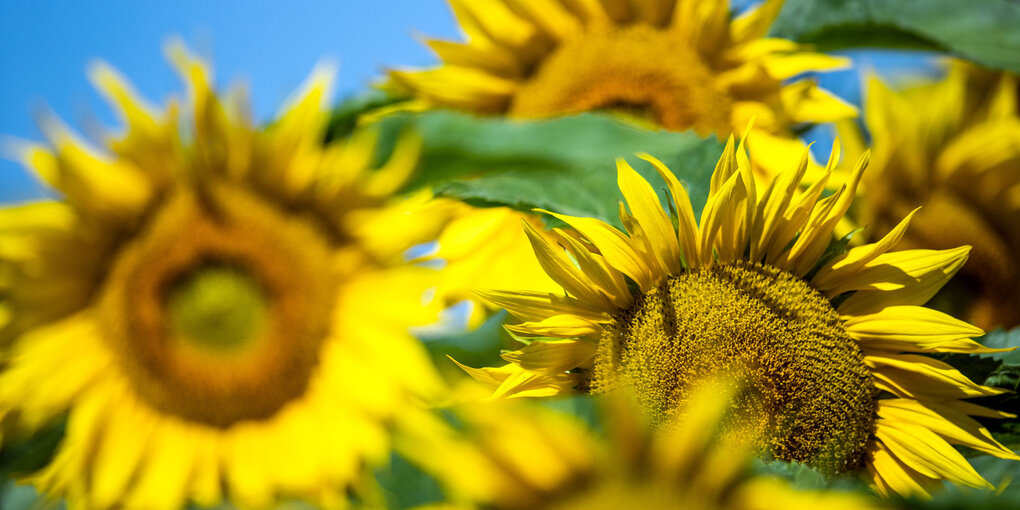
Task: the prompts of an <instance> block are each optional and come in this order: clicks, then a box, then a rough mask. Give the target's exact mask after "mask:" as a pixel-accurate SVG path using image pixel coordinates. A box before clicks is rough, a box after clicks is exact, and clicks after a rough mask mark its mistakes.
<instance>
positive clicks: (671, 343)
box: [592, 262, 875, 474]
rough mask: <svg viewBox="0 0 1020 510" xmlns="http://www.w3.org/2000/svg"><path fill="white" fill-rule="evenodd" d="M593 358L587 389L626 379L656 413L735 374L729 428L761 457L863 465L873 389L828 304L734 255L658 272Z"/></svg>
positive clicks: (799, 284)
mask: <svg viewBox="0 0 1020 510" xmlns="http://www.w3.org/2000/svg"><path fill="white" fill-rule="evenodd" d="M614 319H615V320H614V322H613V324H612V326H611V327H609V328H607V329H606V332H605V333H604V334H603V337H602V339H601V341H600V343H599V348H598V354H597V356H596V362H595V371H594V380H593V382H592V389H593V391H596V392H600V391H607V390H609V389H611V388H613V387H615V386H617V385H620V384H625V385H628V386H631V387H633V388H634V390H635V392H636V393H637V396H638V398H639V400H640V401H641V403H642V405H643V406H644V407H645V408H646V409H647V410H649V412H650V413H651V414H652V416H653V418H655V419H656V420H666V419H669V418H672V417H674V416H676V415H677V414H678V412H679V409H680V408H681V404H682V403H683V402H684V401H685V400H686V399H687V397H688V396H689V393H690V392H691V391H693V390H694V388H695V386H697V384H699V383H700V382H703V381H706V380H707V379H709V378H712V377H715V376H718V375H721V374H731V373H738V374H740V375H742V376H743V377H744V378H745V379H746V380H747V387H746V389H745V391H744V392H742V393H741V394H740V395H739V396H738V397H737V398H735V399H734V401H733V402H732V406H731V412H732V416H731V419H730V422H731V423H730V427H729V430H730V431H731V432H730V433H731V434H736V435H740V436H742V438H741V439H742V440H744V441H747V440H749V441H751V442H752V443H753V444H755V445H757V447H758V448H760V450H761V453H762V454H763V455H765V456H767V457H774V458H778V459H781V460H785V461H795V462H803V463H806V464H808V465H811V466H813V467H815V468H817V469H820V470H822V471H824V472H826V473H830V474H836V473H841V472H845V471H851V470H855V469H857V468H859V467H861V466H862V465H863V461H864V454H865V448H866V446H867V444H868V442H869V439H870V436H871V434H872V429H873V425H874V411H875V410H874V402H873V393H874V391H875V390H874V387H873V384H872V382H871V375H870V372H869V370H868V369H867V367H866V366H865V364H864V361H863V354H862V353H861V350H860V348H859V347H858V345H857V343H856V342H855V341H854V340H853V339H851V338H850V337H849V336H848V335H847V333H846V331H845V330H844V329H843V327H842V325H841V322H840V320H839V316H838V315H837V314H836V312H835V310H834V309H833V308H832V305H831V304H830V303H829V302H828V301H827V300H826V299H825V298H824V297H823V296H821V295H820V294H818V293H817V292H816V291H814V290H813V289H812V288H810V287H809V286H808V285H807V284H806V283H805V282H803V281H802V280H800V279H799V278H796V277H794V276H793V275H791V274H789V273H786V272H784V271H782V270H779V269H776V268H773V267H771V266H764V265H760V264H748V263H744V262H736V263H732V264H727V265H720V266H715V267H712V268H710V269H703V270H696V271H691V272H687V273H684V274H681V275H678V276H670V277H669V278H667V279H666V280H665V281H664V282H663V283H662V285H660V286H659V287H658V288H655V289H652V290H650V291H649V292H647V293H646V294H645V295H644V296H642V297H641V298H639V299H638V300H636V301H635V303H634V305H632V307H631V308H630V309H628V310H626V311H623V312H621V313H619V314H618V315H617V316H616V317H615V318H614Z"/></svg>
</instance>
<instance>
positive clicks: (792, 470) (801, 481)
mask: <svg viewBox="0 0 1020 510" xmlns="http://www.w3.org/2000/svg"><path fill="white" fill-rule="evenodd" d="M751 469H752V471H753V472H754V473H755V474H757V475H762V476H770V477H774V478H781V479H784V480H787V481H789V482H790V484H791V485H793V486H794V487H796V488H798V489H804V490H839V491H855V492H868V488H867V485H866V484H865V483H864V482H863V481H862V480H861V479H859V478H855V477H853V476H851V475H843V476H838V477H827V476H825V475H824V474H822V473H821V472H820V471H818V470H816V469H813V468H811V467H809V466H807V465H806V464H801V463H799V462H785V461H782V460H769V461H765V460H762V459H759V458H755V459H753V460H752V462H751Z"/></svg>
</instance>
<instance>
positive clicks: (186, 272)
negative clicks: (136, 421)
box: [99, 184, 337, 428]
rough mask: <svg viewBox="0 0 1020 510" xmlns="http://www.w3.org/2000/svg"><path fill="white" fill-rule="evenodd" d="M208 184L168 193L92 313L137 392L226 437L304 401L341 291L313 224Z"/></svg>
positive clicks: (116, 264) (119, 263)
mask: <svg viewBox="0 0 1020 510" xmlns="http://www.w3.org/2000/svg"><path fill="white" fill-rule="evenodd" d="M207 186H208V187H209V188H208V189H204V190H203V191H202V192H195V191H191V190H181V191H178V192H175V193H174V194H173V195H171V196H170V197H169V198H168V199H167V200H166V202H165V203H164V204H163V205H162V206H161V208H160V210H158V211H157V212H156V213H155V214H154V217H153V219H152V220H151V222H150V223H149V225H148V226H147V227H146V228H145V229H144V230H143V231H142V232H141V234H139V235H138V236H137V237H136V238H135V239H133V240H132V241H131V242H129V243H127V244H126V245H125V247H124V248H123V249H122V250H121V253H119V254H118V256H117V258H116V260H115V261H114V265H113V269H112V271H111V273H110V277H109V278H108V280H107V282H106V284H105V287H104V289H103V295H102V297H101V300H100V306H99V312H100V324H101V325H102V326H103V328H104V329H105V335H104V337H105V338H106V339H108V343H109V344H110V346H111V348H112V350H113V351H114V353H115V354H116V355H117V360H118V361H119V368H120V369H121V370H122V371H123V372H124V373H125V374H126V375H127V378H128V381H129V383H130V385H131V388H132V390H133V391H134V392H135V393H137V394H138V395H139V396H140V397H141V398H142V399H143V400H144V401H146V402H147V403H148V404H149V405H151V406H152V407H154V408H156V409H158V410H160V411H162V412H165V413H168V414H173V415H176V416H179V417H181V418H184V419H186V420H190V421H194V422H199V423H203V424H206V425H211V426H215V427H221V428H223V427H229V426H231V425H233V424H234V423H237V422H240V421H245V420H264V419H268V418H271V417H272V416H274V415H275V414H276V413H277V412H278V411H280V410H281V409H282V408H283V407H284V406H286V405H287V404H288V403H290V402H292V401H294V400H295V399H298V398H300V397H301V396H302V395H303V394H304V393H305V390H306V388H307V387H308V385H309V384H310V383H311V380H312V378H313V375H314V370H315V368H316V365H317V364H318V358H319V350H320V348H321V346H322V344H323V342H324V341H325V339H326V338H327V337H328V335H329V334H330V332H331V325H332V311H333V307H334V306H335V299H336V298H335V290H334V289H335V288H336V283H337V282H335V281H334V280H333V274H334V273H333V271H332V266H331V258H332V257H331V254H332V253H333V250H332V248H331V244H330V243H329V240H328V239H329V238H327V237H326V236H325V235H324V234H323V233H322V230H321V229H318V228H316V224H315V223H314V222H313V221H311V220H309V219H305V218H299V217H295V216H294V215H293V214H292V213H288V212H287V211H284V210H281V209H279V208H277V207H275V206H274V205H272V204H269V203H266V202H264V201H263V200H261V199H260V198H259V197H258V196H257V195H255V194H252V193H248V192H246V191H244V190H242V189H241V188H240V187H238V186H220V185H215V184H207Z"/></svg>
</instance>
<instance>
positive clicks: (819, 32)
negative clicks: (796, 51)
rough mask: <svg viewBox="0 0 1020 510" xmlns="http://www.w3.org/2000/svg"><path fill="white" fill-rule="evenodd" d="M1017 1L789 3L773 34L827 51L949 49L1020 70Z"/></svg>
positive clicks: (800, 0) (797, 0)
mask: <svg viewBox="0 0 1020 510" xmlns="http://www.w3.org/2000/svg"><path fill="white" fill-rule="evenodd" d="M1018 26H1020V2H1016V1H1014V0H975V1H970V2H960V1H958V0H911V1H909V2H900V1H889V0H787V1H786V4H785V6H784V7H783V10H782V12H781V13H780V15H779V18H778V19H777V20H776V22H775V24H773V25H772V32H771V35H773V36H777V37H784V38H787V39H793V40H796V41H801V42H808V43H812V44H814V45H815V46H816V47H817V48H818V49H820V50H823V51H828V50H835V49H840V48H861V47H884V48H911V49H925V50H934V51H946V52H949V53H952V54H955V55H957V56H960V57H963V58H966V59H969V60H973V61H975V62H977V63H979V64H981V65H983V66H985V67H989V68H992V69H1006V70H1010V71H1013V72H1020V30H1017V27H1018Z"/></svg>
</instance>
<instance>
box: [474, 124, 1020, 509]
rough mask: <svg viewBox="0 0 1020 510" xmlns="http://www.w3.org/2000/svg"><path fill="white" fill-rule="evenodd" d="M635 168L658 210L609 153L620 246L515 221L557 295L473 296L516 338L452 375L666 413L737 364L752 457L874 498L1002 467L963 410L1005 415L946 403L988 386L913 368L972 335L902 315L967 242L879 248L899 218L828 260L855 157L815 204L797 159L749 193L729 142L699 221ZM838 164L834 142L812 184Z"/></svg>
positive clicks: (932, 367)
mask: <svg viewBox="0 0 1020 510" xmlns="http://www.w3.org/2000/svg"><path fill="white" fill-rule="evenodd" d="M642 157H643V158H644V159H646V160H647V161H649V162H650V163H651V164H653V165H654V166H655V168H656V169H657V170H658V171H659V173H660V175H661V176H662V177H663V179H664V180H665V181H666V183H667V185H668V188H669V191H670V193H671V194H672V200H671V201H669V203H668V205H669V207H670V211H672V212H673V214H672V215H667V213H666V212H665V211H664V210H663V208H662V206H661V205H660V202H659V199H658V197H657V196H656V193H655V191H653V189H652V187H651V186H650V185H649V184H648V183H647V182H646V181H645V180H644V179H642V178H641V177H640V175H639V174H638V173H637V172H635V171H634V170H633V169H632V168H631V167H630V166H629V165H628V164H627V163H626V162H625V161H623V160H619V162H618V167H619V184H620V189H621V191H622V192H623V195H624V197H625V198H626V200H627V203H628V205H629V208H630V209H629V211H628V209H627V208H625V207H624V205H623V204H622V203H621V204H620V220H621V222H622V224H623V225H624V226H625V227H626V231H627V232H626V234H625V233H623V232H620V231H619V230H617V229H616V228H613V227H612V226H609V225H607V224H605V223H603V222H601V221H598V220H595V219H591V218H580V217H571V216H565V215H559V214H553V213H550V214H553V215H554V216H556V217H557V218H559V219H561V220H563V221H564V222H566V223H567V224H568V225H570V226H571V227H573V229H574V230H572V231H565V230H560V229H556V230H555V231H554V233H555V234H556V235H558V236H559V245H560V247H556V246H555V245H554V244H552V243H549V242H547V241H545V240H544V239H542V238H541V237H539V236H536V235H534V232H533V230H532V229H530V228H527V231H528V232H529V235H531V238H532V244H533V247H534V249H535V253H536V255H537V257H538V260H539V261H540V263H541V264H542V265H543V267H545V268H546V271H548V272H549V275H550V276H551V277H552V278H553V279H555V280H556V281H557V282H558V283H559V284H560V285H561V286H562V288H563V289H564V291H565V294H557V293H542V292H529V291H516V292H512V291H486V292H484V293H483V296H484V297H485V298H486V299H488V300H490V301H491V302H493V303H495V304H497V305H500V306H503V307H505V308H507V309H508V310H509V311H510V313H511V314H513V315H515V316H516V317H518V318H519V319H521V320H523V321H525V322H524V323H523V324H518V325H513V326H508V327H507V328H508V329H509V330H511V331H513V332H514V333H515V334H517V335H519V336H520V337H521V338H522V339H523V341H525V342H530V343H528V344H527V345H526V346H525V347H524V348H522V349H520V350H518V351H514V352H510V353H507V354H504V356H503V357H504V359H506V360H507V361H509V362H510V363H509V364H508V365H505V366H502V367H499V368H482V369H472V368H468V367H465V369H466V370H467V371H468V372H469V373H470V374H472V375H473V376H474V377H475V378H476V379H478V380H479V381H482V382H484V383H487V384H489V385H490V386H492V387H494V388H495V393H494V396H495V397H499V396H528V395H530V396H540V395H555V394H560V393H564V392H569V391H573V390H575V389H577V390H581V391H589V392H593V393H602V392H606V391H609V390H611V389H613V388H616V387H619V386H628V387H633V388H634V391H635V393H636V395H637V397H638V400H639V401H640V403H641V404H642V406H643V407H644V408H645V409H646V410H647V411H648V412H649V413H650V415H652V416H653V417H654V418H655V419H657V420H666V419H669V418H671V417H672V416H674V415H675V414H676V413H677V410H678V409H680V408H681V407H682V406H681V404H682V403H683V402H684V401H685V400H686V399H687V398H688V393H689V389H690V386H691V385H692V384H695V383H697V382H698V381H702V380H704V379H705V378H706V377H714V376H715V375H717V374H720V373H726V372H729V371H737V372H738V373H739V374H740V375H742V376H743V377H746V378H747V379H748V380H749V381H750V389H749V391H747V392H745V393H743V394H741V395H739V396H738V398H737V399H736V400H734V402H733V406H734V407H735V409H736V412H737V415H738V417H739V420H740V422H741V424H742V425H741V426H740V427H739V429H740V430H741V431H743V432H742V433H743V434H746V435H748V436H749V437H752V438H754V439H753V442H754V443H755V444H756V445H757V447H758V448H760V449H761V452H762V454H763V455H765V456H767V457H774V458H778V459H782V460H785V461H796V462H803V463H806V464H808V465H811V466H813V467H815V468H817V469H819V470H821V471H823V472H826V473H829V474H839V473H844V472H863V471H864V470H865V469H866V470H867V472H868V473H870V480H871V482H872V483H873V484H874V486H875V488H876V489H877V490H878V491H879V492H881V493H883V494H888V493H890V492H897V493H900V494H911V493H918V494H922V495H923V494H927V492H928V491H929V490H931V489H932V488H933V487H936V486H939V485H940V484H941V480H951V481H954V482H957V483H962V484H965V485H969V486H973V487H989V484H988V482H986V481H985V480H984V479H982V478H981V477H980V476H979V475H978V474H977V472H975V471H974V469H973V468H972V467H971V466H970V464H968V462H967V460H966V459H964V457H963V456H962V455H960V453H958V452H957V451H956V450H955V449H954V448H953V447H952V446H951V444H961V445H965V446H968V447H971V448H974V449H976V450H979V451H982V452H986V453H989V454H992V455H997V456H1000V457H1003V458H1009V459H1017V460H1020V457H1017V456H1016V455H1015V454H1014V453H1013V452H1011V451H1010V450H1008V449H1006V448H1005V447H1003V446H1002V445H1000V444H999V443H998V442H996V441H995V440H994V439H993V438H992V437H991V435H990V434H989V433H988V432H987V430H985V429H984V428H983V427H982V426H981V425H980V424H978V423H977V422H976V421H974V420H973V419H971V418H970V417H969V416H968V415H972V416H986V417H1007V416H1009V415H1006V414H1005V413H999V412H996V411H993V410H991V409H987V408H984V407H980V406H978V405H974V404H971V403H968V402H964V401H963V400H961V399H964V398H969V397H978V396H983V395H996V394H1001V393H1004V390H999V389H996V388H990V387H984V386H980V385H978V384H975V383H974V382H972V381H970V380H969V379H968V378H967V377H965V376H964V375H963V374H961V373H960V372H959V371H957V370H955V369H953V368H952V367H951V366H949V365H947V364H945V363H942V362H940V361H937V360H935V359H934V358H931V357H928V356H924V355H923V353H934V352H957V353H976V352H991V350H989V349H986V348H984V347H983V346H981V345H980V344H978V343H976V342H974V341H973V340H971V338H972V337H975V336H979V335H981V334H982V333H983V332H982V331H981V330H980V329H978V328H976V327H974V326H971V325H970V324H967V323H965V322H962V321H960V320H957V319H954V318H953V317H951V316H949V315H946V314H944V313H941V312H938V311H935V310H931V309H928V308H924V307H922V306H919V305H923V304H924V303H925V302H926V301H928V299H929V298H931V296H932V295H934V294H935V292H936V291H938V290H939V288H941V287H942V286H943V285H944V284H945V283H946V282H947V281H948V280H949V279H950V277H951V276H952V275H953V274H954V273H956V271H957V270H959V268H960V267H961V266H962V265H963V263H964V261H965V260H966V259H967V254H968V252H969V247H960V248H955V249H949V250H924V249H915V250H903V251H891V249H892V248H893V246H894V245H896V244H897V243H898V241H899V240H900V238H902V237H903V233H904V232H905V231H906V229H907V225H908V223H909V222H910V218H911V216H912V214H911V215H908V216H907V218H906V219H904V220H903V221H901V222H900V224H899V225H897V227H896V228H895V229H894V230H893V231H892V232H890V233H889V234H888V235H887V236H885V237H883V238H882V239H881V240H879V241H878V242H877V243H874V244H869V245H865V246H861V247H856V248H853V249H851V250H849V251H848V252H846V253H843V254H841V255H839V256H836V257H832V256H831V255H827V254H826V251H827V248H828V247H829V246H830V243H831V242H832V238H833V236H832V230H833V227H834V226H835V224H836V223H837V222H838V221H839V220H840V218H841V217H842V216H843V215H844V214H845V212H846V210H847V208H848V207H849V206H850V203H851V201H852V199H853V196H854V193H855V190H856V187H857V184H858V182H859V180H860V178H861V175H862V173H863V170H864V168H865V166H866V165H867V157H864V158H862V159H861V160H860V161H859V162H858V163H857V165H856V167H855V168H854V170H853V174H852V178H851V181H850V183H849V185H848V186H844V187H843V188H841V189H840V190H838V191H837V192H835V193H833V194H831V195H829V196H828V197H825V198H820V197H821V194H822V191H823V189H824V188H825V186H826V184H827V178H823V179H822V180H820V181H818V182H816V183H814V184H813V185H812V186H810V187H809V188H807V189H806V190H804V191H799V190H800V189H801V188H800V184H801V181H802V179H803V176H804V173H805V171H806V166H807V157H808V156H807V154H806V153H805V154H804V155H803V156H802V158H801V160H800V163H799V165H797V166H796V167H794V168H791V169H790V170H789V171H788V172H785V173H783V174H781V175H779V176H778V177H777V178H776V179H775V180H773V181H772V182H771V184H770V185H769V186H768V188H767V189H766V190H764V191H763V192H762V193H761V195H759V193H758V191H757V188H756V186H755V180H754V178H753V177H752V175H751V166H750V162H749V161H748V158H747V156H746V155H745V152H744V150H743V147H742V146H741V147H740V148H739V149H738V150H736V151H735V150H734V147H733V139H732V137H731V138H730V140H729V143H728V144H727V147H726V150H725V152H724V154H723V155H722V157H721V158H720V160H719V163H718V165H717V166H716V169H715V172H714V174H713V176H712V181H711V189H710V195H709V199H708V202H707V204H706V205H705V207H704V210H703V212H702V214H701V219H700V225H699V224H698V223H697V222H696V220H695V216H694V212H693V208H692V207H691V203H690V200H689V198H688V195H687V192H686V191H685V189H684V187H683V186H682V185H681V184H680V182H679V181H678V180H677V178H676V177H675V176H674V175H673V174H672V173H671V172H670V171H669V169H667V168H666V167H665V166H664V165H663V164H662V163H661V162H659V161H658V160H655V159H654V158H652V157H651V156H648V155H644V156H642ZM838 160H839V145H838V143H837V144H836V146H835V149H834V151H833V153H832V155H831V156H830V160H829V163H828V165H827V167H826V170H827V175H828V174H831V171H832V169H833V167H834V166H835V162H836V161H838ZM918 353H921V354H918Z"/></svg>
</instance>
